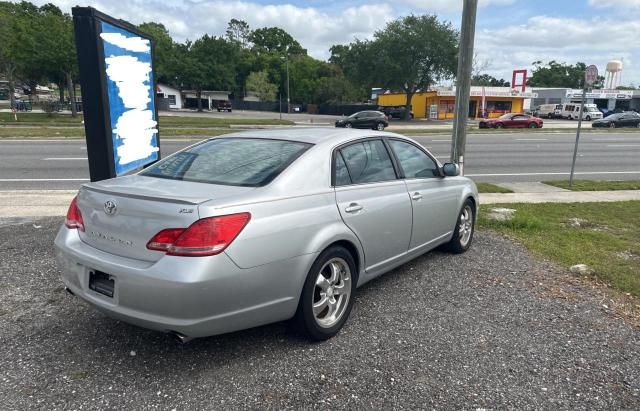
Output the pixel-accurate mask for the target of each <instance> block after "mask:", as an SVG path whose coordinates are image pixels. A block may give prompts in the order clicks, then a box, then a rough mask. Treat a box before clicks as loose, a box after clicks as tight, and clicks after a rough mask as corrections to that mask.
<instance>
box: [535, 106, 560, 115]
mask: <svg viewBox="0 0 640 411" xmlns="http://www.w3.org/2000/svg"><path fill="white" fill-rule="evenodd" d="M532 114H533V115H534V116H536V117H546V118H560V117H562V104H541V105H539V106H538V107H536V108H535V110H533V113H532Z"/></svg>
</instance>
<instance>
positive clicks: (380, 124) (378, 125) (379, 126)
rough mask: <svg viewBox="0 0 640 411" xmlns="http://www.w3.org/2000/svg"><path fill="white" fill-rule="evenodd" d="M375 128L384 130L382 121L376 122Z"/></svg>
mask: <svg viewBox="0 0 640 411" xmlns="http://www.w3.org/2000/svg"><path fill="white" fill-rule="evenodd" d="M376 130H378V131H384V123H378V124H376Z"/></svg>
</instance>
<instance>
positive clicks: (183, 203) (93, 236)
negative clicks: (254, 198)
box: [78, 175, 252, 261]
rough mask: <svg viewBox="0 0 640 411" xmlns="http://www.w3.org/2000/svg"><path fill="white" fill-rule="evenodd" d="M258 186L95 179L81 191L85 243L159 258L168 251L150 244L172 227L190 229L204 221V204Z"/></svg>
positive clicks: (122, 253) (138, 178)
mask: <svg viewBox="0 0 640 411" xmlns="http://www.w3.org/2000/svg"><path fill="white" fill-rule="evenodd" d="M249 190H252V188H248V187H235V186H223V185H215V184H205V183H194V182H186V181H180V180H168V179H160V178H154V177H144V176H139V175H132V176H127V177H120V178H117V179H111V180H105V181H101V182H96V183H89V184H86V185H84V186H83V188H82V189H81V190H80V192H79V194H78V207H79V208H80V212H81V213H82V217H83V220H84V225H85V231H84V232H80V238H81V239H82V241H83V242H85V243H87V244H89V245H91V246H93V247H95V248H97V249H99V250H102V251H105V252H108V253H111V254H115V255H118V256H122V257H128V258H134V259H138V260H144V261H157V260H158V259H159V258H160V257H162V255H163V254H162V253H161V252H158V251H151V250H148V249H147V248H146V245H147V243H148V242H149V240H150V239H151V238H152V237H153V236H154V235H155V234H157V233H158V232H159V231H161V230H163V229H166V228H187V227H188V226H190V225H191V224H192V223H193V222H195V221H196V220H198V218H199V214H198V205H199V204H201V203H203V202H205V201H209V200H212V199H220V198H224V197H229V196H232V195H237V194H241V193H244V192H246V191H249Z"/></svg>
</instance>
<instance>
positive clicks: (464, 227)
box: [445, 199, 476, 254]
mask: <svg viewBox="0 0 640 411" xmlns="http://www.w3.org/2000/svg"><path fill="white" fill-rule="evenodd" d="M469 220H471V221H469ZM475 222H476V208H475V206H474V205H473V202H472V201H471V200H470V199H467V201H465V202H464V205H463V206H462V210H460V213H458V219H457V220H456V227H455V229H454V230H453V237H452V238H451V241H449V242H448V243H447V244H446V246H445V248H446V249H447V250H448V251H450V252H452V253H456V254H461V253H464V252H465V251H467V250H468V249H469V247H471V243H472V242H473V233H474V231H475Z"/></svg>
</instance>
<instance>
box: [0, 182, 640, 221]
mask: <svg viewBox="0 0 640 411" xmlns="http://www.w3.org/2000/svg"><path fill="white" fill-rule="evenodd" d="M75 195H76V191H75V190H8V191H0V224H1V223H2V219H5V218H25V217H30V218H34V217H50V216H60V217H63V216H64V215H66V213H67V208H68V207H69V203H70V202H71V199H72V198H73V196H75ZM630 200H637V201H640V190H620V191H576V192H574V191H555V192H530V193H509V194H488V193H481V194H480V204H483V205H484V204H507V203H589V202H612V201H630Z"/></svg>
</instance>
